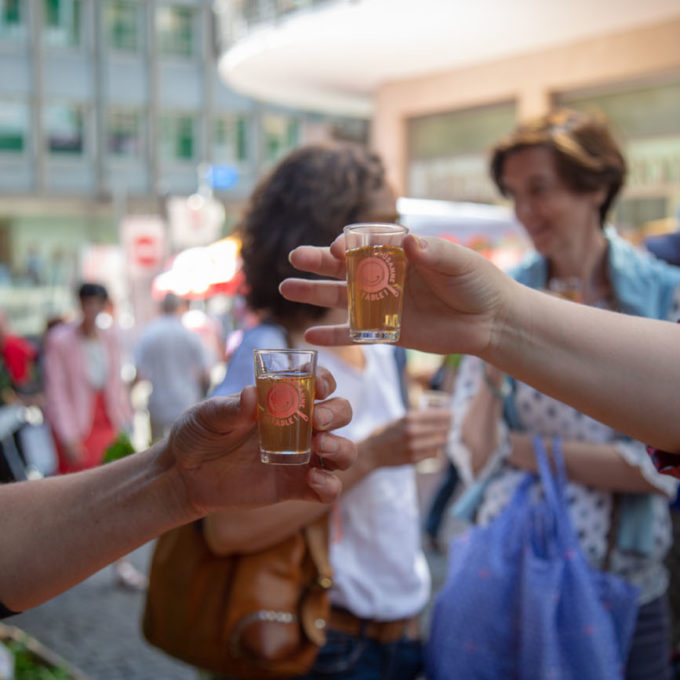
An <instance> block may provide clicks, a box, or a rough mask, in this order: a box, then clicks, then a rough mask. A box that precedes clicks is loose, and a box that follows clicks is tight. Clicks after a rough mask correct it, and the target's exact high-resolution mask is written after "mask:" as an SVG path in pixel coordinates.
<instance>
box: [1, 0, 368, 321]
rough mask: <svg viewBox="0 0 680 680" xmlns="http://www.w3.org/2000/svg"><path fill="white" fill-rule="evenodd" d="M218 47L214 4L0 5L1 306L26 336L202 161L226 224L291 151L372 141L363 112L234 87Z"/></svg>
mask: <svg viewBox="0 0 680 680" xmlns="http://www.w3.org/2000/svg"><path fill="white" fill-rule="evenodd" d="M218 56H219V55H218V50H217V48H216V42H215V25H214V20H213V12H212V2H210V0H0V73H2V78H0V306H3V307H4V308H8V309H9V311H10V314H11V316H12V318H13V320H14V322H15V325H18V329H19V330H20V331H25V332H36V331H37V330H38V329H37V328H35V326H36V324H37V323H38V319H39V317H42V318H43V319H44V318H45V317H47V316H49V315H50V314H52V313H57V312H60V311H62V310H63V309H64V308H65V307H66V306H68V304H69V301H70V298H71V289H72V286H73V284H74V283H75V281H76V279H78V278H79V277H80V276H81V275H82V273H83V258H84V257H89V255H91V251H92V249H93V248H94V250H95V251H96V249H97V248H99V249H100V251H102V252H103V251H105V250H106V247H109V246H115V245H117V244H118V243H119V222H120V220H121V218H122V217H124V215H125V214H129V213H141V214H151V215H163V213H164V211H165V207H164V198H165V197H167V196H171V195H174V196H189V195H190V194H193V193H194V192H195V191H196V190H197V186H198V184H199V183H200V180H201V178H200V177H199V174H200V173H203V172H204V171H205V169H206V168H209V167H210V166H214V165H218V166H220V167H221V168H227V169H228V171H229V173H228V174H229V176H230V177H231V178H232V179H231V180H230V184H231V185H232V186H229V187H226V188H224V189H222V190H219V191H216V193H215V195H216V197H217V198H219V199H220V200H221V201H222V202H223V203H224V205H225V207H226V218H227V219H226V226H225V228H224V232H223V233H226V231H227V230H228V226H229V224H230V223H231V222H233V220H234V218H235V216H236V215H237V214H238V211H239V209H240V207H241V206H242V204H243V201H244V199H245V197H247V195H248V194H249V193H250V191H251V189H252V188H253V186H254V183H255V182H256V180H257V178H258V176H259V175H260V173H261V172H262V171H263V170H265V169H266V168H267V167H269V166H270V165H271V164H273V163H274V162H275V161H276V160H277V159H278V158H279V157H280V156H281V155H283V154H284V153H285V152H286V151H288V150H289V149H291V148H292V147H294V146H296V145H298V144H300V143H302V142H304V141H307V140H310V139H319V138H324V137H333V136H340V137H348V138H356V139H357V140H362V139H365V138H366V130H367V125H366V123H365V122H364V121H357V120H355V119H353V118H351V117H349V118H348V117H346V116H332V115H319V114H315V113H305V112H302V111H300V110H296V109H291V108H289V107H281V106H276V105H268V104H262V103H260V102H258V101H256V100H254V99H251V98H248V97H245V96H242V95H239V94H237V93H235V92H234V91H233V90H231V89H230V88H229V87H227V86H226V85H225V84H224V82H223V81H222V80H221V79H220V78H219V77H218V75H217V66H216V64H217V58H218ZM102 252H100V253H99V255H98V256H97V257H95V258H94V261H95V263H99V264H95V265H94V266H95V269H96V268H97V267H98V266H100V265H101V263H103V262H109V261H110V258H108V256H107V257H105V256H104V255H102ZM121 267H123V268H124V267H125V263H124V262H123V263H122V264H121ZM90 269H92V267H90ZM95 274H96V272H95ZM37 308H39V309H40V310H41V314H40V315H38V316H36V314H35V310H36V309H37Z"/></svg>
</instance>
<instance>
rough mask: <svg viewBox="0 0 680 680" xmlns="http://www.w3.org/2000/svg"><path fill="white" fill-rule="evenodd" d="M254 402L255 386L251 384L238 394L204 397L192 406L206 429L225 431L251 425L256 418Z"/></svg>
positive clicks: (255, 400)
mask: <svg viewBox="0 0 680 680" xmlns="http://www.w3.org/2000/svg"><path fill="white" fill-rule="evenodd" d="M256 402H257V397H256V393H255V387H254V386H252V385H251V386H249V387H246V388H244V389H243V391H242V392H241V394H240V395H233V396H229V397H212V398H211V399H206V400H205V401H202V402H201V403H199V404H198V405H197V406H196V407H194V408H195V410H194V412H193V413H194V416H195V418H196V419H197V420H198V421H199V422H201V423H202V424H203V426H204V427H205V428H206V429H207V430H210V431H212V432H221V433H227V432H232V431H234V430H235V429H238V428H249V427H252V425H253V423H254V422H255V418H256V413H255V411H256Z"/></svg>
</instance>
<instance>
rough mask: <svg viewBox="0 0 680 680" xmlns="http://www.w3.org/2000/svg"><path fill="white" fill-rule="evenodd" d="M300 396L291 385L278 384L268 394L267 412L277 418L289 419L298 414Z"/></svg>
mask: <svg viewBox="0 0 680 680" xmlns="http://www.w3.org/2000/svg"><path fill="white" fill-rule="evenodd" d="M299 406H300V395H299V394H298V391H297V389H296V388H295V386H293V385H291V384H290V383H285V382H282V383H278V384H277V385H274V386H273V387H271V388H270V389H269V392H267V410H268V411H269V413H271V414H272V415H273V416H274V417H276V418H288V417H290V416H292V415H293V414H294V413H297V412H298V409H299Z"/></svg>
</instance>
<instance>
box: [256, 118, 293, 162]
mask: <svg viewBox="0 0 680 680" xmlns="http://www.w3.org/2000/svg"><path fill="white" fill-rule="evenodd" d="M262 132H263V136H264V154H265V162H266V163H275V162H276V161H278V160H279V159H280V158H281V157H282V156H284V155H285V154H286V153H288V151H290V150H291V149H293V148H294V147H295V146H297V143H298V136H299V130H298V121H297V119H296V118H291V117H290V116H285V115H276V114H266V115H264V116H263V117H262Z"/></svg>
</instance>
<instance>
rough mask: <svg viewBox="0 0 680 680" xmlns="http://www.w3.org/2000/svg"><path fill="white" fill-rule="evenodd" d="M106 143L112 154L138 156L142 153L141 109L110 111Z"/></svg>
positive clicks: (129, 156) (128, 156)
mask: <svg viewBox="0 0 680 680" xmlns="http://www.w3.org/2000/svg"><path fill="white" fill-rule="evenodd" d="M106 144H107V148H108V151H109V153H110V154H111V155H112V156H121V157H127V158H136V157H139V156H141V155H142V151H143V135H142V114H141V113H140V112H139V111H110V112H109V119H108V128H107V132H106Z"/></svg>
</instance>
